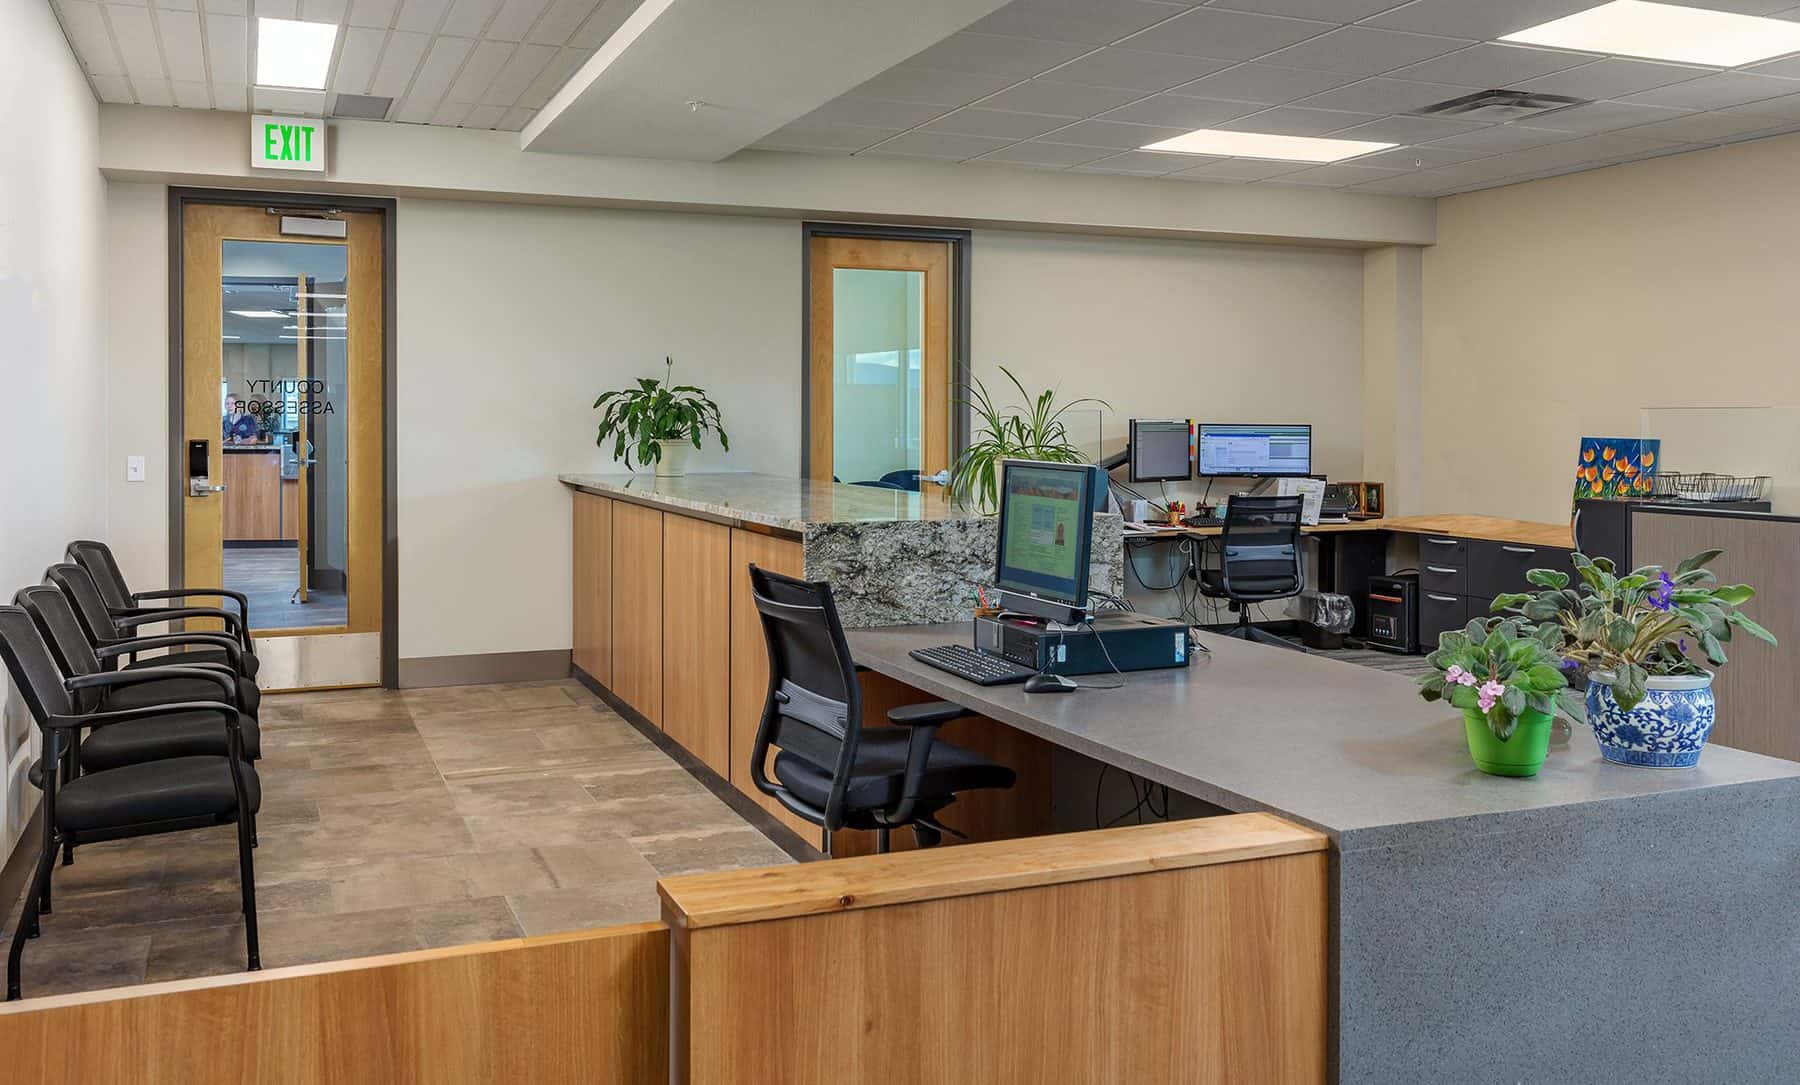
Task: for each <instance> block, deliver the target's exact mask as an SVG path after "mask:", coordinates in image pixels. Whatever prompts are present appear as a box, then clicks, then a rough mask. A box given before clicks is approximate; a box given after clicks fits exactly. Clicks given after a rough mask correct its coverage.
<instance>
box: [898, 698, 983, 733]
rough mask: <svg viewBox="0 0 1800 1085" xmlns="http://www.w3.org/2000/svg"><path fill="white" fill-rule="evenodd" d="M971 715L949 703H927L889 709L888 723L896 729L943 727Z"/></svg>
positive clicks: (961, 707) (957, 705)
mask: <svg viewBox="0 0 1800 1085" xmlns="http://www.w3.org/2000/svg"><path fill="white" fill-rule="evenodd" d="M967 715H970V712H969V710H968V709H966V708H964V707H963V706H962V705H959V704H951V703H950V702H949V701H926V702H925V703H923V704H908V705H901V706H900V707H899V708H890V709H888V714H887V718H888V722H889V723H891V724H894V725H895V726H896V727H942V726H943V725H944V724H946V723H949V722H950V721H951V720H957V719H961V718H962V717H964V716H967Z"/></svg>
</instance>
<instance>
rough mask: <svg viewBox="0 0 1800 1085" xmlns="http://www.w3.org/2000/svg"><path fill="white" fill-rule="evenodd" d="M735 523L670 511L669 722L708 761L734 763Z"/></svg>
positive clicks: (665, 632)
mask: <svg viewBox="0 0 1800 1085" xmlns="http://www.w3.org/2000/svg"><path fill="white" fill-rule="evenodd" d="M730 576H731V529H730V528H728V527H726V526H724V525H723V524H714V523H709V522H708V521H705V520H696V519H694V518H692V517H688V516H675V515H665V516H664V517H663V623H662V669H663V695H662V727H663V730H664V731H665V732H667V733H668V735H669V737H670V738H672V739H674V740H675V741H677V742H679V743H681V745H682V747H683V748H684V749H686V750H687V751H688V752H689V753H691V754H693V755H694V756H695V757H698V758H699V759H700V760H701V761H703V762H705V763H706V766H707V767H708V768H710V769H712V770H713V771H714V772H716V773H718V774H719V775H720V776H727V775H728V774H729V773H730V771H731V705H730V693H731V644H730V636H731V601H730V596H729V587H728V585H729V583H730Z"/></svg>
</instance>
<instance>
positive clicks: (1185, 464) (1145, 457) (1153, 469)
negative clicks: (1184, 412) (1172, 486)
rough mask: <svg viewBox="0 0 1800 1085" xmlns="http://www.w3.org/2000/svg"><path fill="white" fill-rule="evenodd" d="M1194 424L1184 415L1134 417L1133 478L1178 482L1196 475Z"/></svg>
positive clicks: (1132, 432)
mask: <svg viewBox="0 0 1800 1085" xmlns="http://www.w3.org/2000/svg"><path fill="white" fill-rule="evenodd" d="M1193 434H1194V424H1193V423H1192V422H1190V421H1189V420H1187V419H1185V418H1133V419H1132V420H1131V481H1133V482H1179V481H1182V480H1184V479H1189V478H1192V477H1193V475H1194V448H1193V443H1192V442H1193Z"/></svg>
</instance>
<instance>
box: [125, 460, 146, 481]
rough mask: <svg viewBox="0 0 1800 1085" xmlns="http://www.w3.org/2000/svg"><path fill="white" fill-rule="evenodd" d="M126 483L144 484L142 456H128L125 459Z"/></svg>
mask: <svg viewBox="0 0 1800 1085" xmlns="http://www.w3.org/2000/svg"><path fill="white" fill-rule="evenodd" d="M125 481H126V482H142V481H144V457H142V456H127V457H125Z"/></svg>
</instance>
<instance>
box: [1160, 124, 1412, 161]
mask: <svg viewBox="0 0 1800 1085" xmlns="http://www.w3.org/2000/svg"><path fill="white" fill-rule="evenodd" d="M1394 146H1398V145H1397V144H1393V143H1374V142H1371V141H1369V140H1365V139H1326V138H1324V137H1321V136H1275V135H1269V134H1267V133H1264V132H1228V131H1226V130H1225V129H1223V128H1202V129H1199V130H1198V131H1194V132H1189V133H1188V134H1187V135H1185V136H1176V137H1175V138H1173V139H1165V140H1163V141H1162V142H1160V143H1150V144H1146V145H1145V146H1144V148H1143V149H1144V150H1146V151H1174V152H1176V153H1178V154H1222V155H1231V156H1233V157H1236V158H1274V159H1278V160H1280V161H1283V162H1340V161H1342V160H1344V159H1346V158H1355V157H1357V156H1358V155H1365V154H1372V153H1374V152H1376V151H1385V150H1387V149H1388V148H1389V147H1394Z"/></svg>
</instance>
